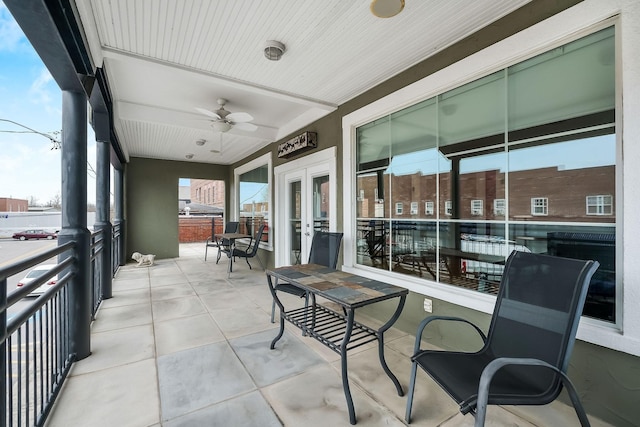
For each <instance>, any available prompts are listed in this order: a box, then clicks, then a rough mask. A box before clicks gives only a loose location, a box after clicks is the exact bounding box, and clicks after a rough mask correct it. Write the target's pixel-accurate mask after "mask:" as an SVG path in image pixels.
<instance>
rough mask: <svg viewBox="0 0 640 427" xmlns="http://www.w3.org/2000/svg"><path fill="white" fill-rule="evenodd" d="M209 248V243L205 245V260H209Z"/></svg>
mask: <svg viewBox="0 0 640 427" xmlns="http://www.w3.org/2000/svg"><path fill="white" fill-rule="evenodd" d="M208 250H209V245H207V246H205V247H204V260H205V261H206V260H207V251H208Z"/></svg>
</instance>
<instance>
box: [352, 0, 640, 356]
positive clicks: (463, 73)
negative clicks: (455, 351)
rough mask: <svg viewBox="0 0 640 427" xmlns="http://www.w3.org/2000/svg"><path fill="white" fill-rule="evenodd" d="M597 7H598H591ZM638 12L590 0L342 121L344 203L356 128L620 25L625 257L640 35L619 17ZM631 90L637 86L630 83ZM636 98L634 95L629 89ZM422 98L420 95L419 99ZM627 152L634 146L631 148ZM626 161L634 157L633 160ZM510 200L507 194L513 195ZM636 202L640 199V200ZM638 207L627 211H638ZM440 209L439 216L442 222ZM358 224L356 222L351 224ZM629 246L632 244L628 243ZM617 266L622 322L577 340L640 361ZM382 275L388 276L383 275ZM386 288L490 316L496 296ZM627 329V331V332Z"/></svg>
mask: <svg viewBox="0 0 640 427" xmlns="http://www.w3.org/2000/svg"><path fill="white" fill-rule="evenodd" d="M591 6H593V5H591ZM634 10H636V7H633V8H632V7H630V6H629V5H625V6H624V7H622V8H621V7H620V5H619V4H618V3H616V2H614V1H613V0H605V1H603V2H602V3H598V5H597V6H596V7H593V8H592V7H589V5H585V4H584V3H581V4H577V5H575V6H573V7H571V8H569V9H568V10H567V11H565V12H564V13H562V14H559V15H555V16H552V17H550V18H547V19H546V20H544V21H541V22H540V23H538V24H535V25H533V26H532V27H529V28H527V29H524V30H523V31H521V32H519V33H517V34H514V35H512V36H510V37H507V38H505V39H504V40H500V41H498V42H496V43H494V44H493V45H491V46H489V47H487V48H484V49H482V50H480V51H478V52H476V53H475V54H474V55H471V56H470V57H466V58H464V59H462V60H460V61H457V62H454V63H452V64H451V65H448V66H446V67H444V68H443V69H441V70H439V71H436V72H434V73H432V74H430V75H429V76H426V77H424V78H422V79H420V80H418V81H416V82H415V83H412V84H409V85H407V86H404V87H402V88H401V89H399V90H397V91H395V92H393V93H391V94H389V95H387V96H385V97H382V98H380V99H378V100H376V102H374V103H371V104H368V105H365V106H363V107H361V108H360V109H358V110H355V111H353V112H351V113H349V114H347V115H345V116H344V117H343V121H342V123H343V134H342V135H343V151H342V153H343V161H344V162H343V164H344V168H343V172H344V174H345V175H344V176H345V177H346V180H345V188H344V193H343V195H344V203H345V205H346V206H348V205H349V204H352V203H353V197H354V193H353V191H352V188H354V187H355V177H356V165H355V163H356V158H355V143H356V137H355V136H356V133H355V130H356V129H357V128H358V127H359V126H362V125H364V124H367V123H369V122H371V121H372V120H377V119H379V118H381V117H383V116H386V115H389V114H391V113H393V112H395V111H397V110H399V109H401V108H404V107H406V106H407V105H413V104H415V103H418V102H421V101H423V100H426V99H428V98H431V97H433V96H436V95H438V94H439V93H442V92H443V91H445V90H448V89H451V88H456V87H459V86H461V85H463V84H465V83H467V82H470V81H473V80H475V79H477V78H480V77H483V76H486V75H488V74H489V73H491V72H494V71H497V70H498V69H501V68H504V67H508V66H510V65H513V64H516V63H519V62H522V61H524V60H526V59H528V58H531V57H533V56H536V55H538V54H540V53H543V52H546V51H550V50H552V49H555V48H558V47H560V46H562V45H564V44H566V43H569V42H571V41H574V40H577V39H579V38H581V37H584V36H587V35H589V34H592V33H594V32H597V31H599V30H602V29H604V28H607V27H614V28H615V43H616V46H615V49H616V56H615V63H616V89H615V90H616V95H615V111H616V118H615V127H616V132H615V139H616V165H618V166H619V167H617V168H616V184H615V186H616V191H615V195H616V197H615V198H614V203H615V205H614V210H615V212H619V213H620V215H619V216H618V217H617V219H616V231H615V233H616V252H617V253H621V245H622V241H623V237H624V236H633V235H635V234H636V233H637V231H638V230H639V229H640V225H636V223H634V222H631V223H630V222H629V221H626V222H625V221H624V218H629V215H625V216H623V215H622V213H623V205H622V203H621V201H622V200H623V198H624V196H625V194H623V190H624V189H625V188H624V187H623V182H637V181H638V180H639V179H640V168H629V167H627V168H624V165H625V162H624V161H623V160H624V159H623V154H622V135H623V134H624V132H625V130H624V129H625V127H624V126H623V123H622V121H621V118H622V114H623V105H622V82H621V80H620V79H621V70H622V68H621V67H622V63H623V62H624V61H629V60H633V58H634V57H633V56H632V54H631V52H630V51H628V50H625V49H622V48H621V46H622V45H624V44H625V43H626V45H634V44H637V43H640V35H638V34H637V33H633V32H632V31H628V32H626V33H625V28H626V29H627V30H629V28H630V25H631V24H629V23H624V22H623V21H622V20H621V19H620V16H621V15H624V14H626V13H631V12H632V11H634ZM632 81H633V82H634V83H633V85H635V86H632V85H631V83H630V82H629V81H627V82H626V84H625V88H626V91H629V90H630V89H631V88H632V87H633V88H637V87H640V76H634V77H633V78H632ZM630 85H631V86H630ZM631 93H635V90H634V91H631ZM416 94H418V95H416ZM624 112H625V113H626V114H629V113H633V115H638V114H640V107H638V106H636V105H633V106H630V105H629V104H626V107H625V108H624ZM627 150H629V147H627ZM631 150H632V151H633V152H634V153H635V154H638V153H640V146H639V147H637V148H636V147H633V148H632V149H631ZM627 158H628V157H627ZM626 190H627V192H626V193H627V194H626V195H627V196H630V195H635V193H637V192H640V190H636V189H635V188H634V187H631V188H628V187H627V188H626ZM507 198H508V194H507ZM634 200H638V199H637V198H636V199H634ZM633 211H635V208H629V209H627V212H633ZM440 213H441V211H440V208H439V209H438V212H437V214H438V217H440ZM355 219H356V216H355V209H353V208H352V209H351V210H349V209H346V210H345V216H344V230H345V236H346V237H347V239H346V242H347V245H353V244H352V243H350V241H349V240H348V239H349V236H355V233H356V222H355ZM352 221H353V223H351V222H352ZM629 240H632V242H631V243H630V245H631V246H630V247H627V249H628V250H629V249H632V250H633V251H634V253H638V252H640V241H639V242H637V243H636V241H635V240H634V239H626V241H627V242H629ZM627 246H629V244H628V245H627ZM351 249H352V248H351V247H347V248H346V250H345V251H344V254H345V259H344V265H343V270H344V271H348V272H353V273H356V274H361V275H364V276H367V277H372V278H379V277H380V274H381V271H380V270H375V271H373V272H370V271H369V270H367V269H363V268H359V267H357V266H356V265H355V263H354V261H355V258H356V257H355V256H356V248H355V246H353V253H351ZM615 262H616V269H617V271H619V272H620V274H619V277H618V279H617V286H616V299H617V303H616V324H615V325H611V324H604V322H602V321H598V320H595V319H590V318H585V317H582V318H581V321H580V325H579V328H578V333H577V338H579V339H581V340H584V341H587V342H590V343H594V344H597V345H601V346H604V347H607V348H611V349H614V350H619V351H623V352H627V353H630V354H634V355H638V356H640V312H638V311H637V310H635V307H634V305H633V302H632V301H629V300H628V299H625V298H623V295H622V294H623V292H622V291H623V290H625V289H629V288H630V289H631V291H632V292H634V293H635V292H638V291H640V283H637V281H635V280H634V273H633V271H630V270H628V269H624V268H623V258H622V257H616V261H615ZM382 273H384V272H382ZM383 280H385V281H386V282H388V283H391V284H395V285H397V286H402V287H404V288H407V289H409V290H411V291H413V292H416V293H418V294H424V295H427V296H429V297H433V298H439V299H442V300H443V301H446V302H449V303H452V304H456V305H459V306H461V307H466V308H469V309H472V310H478V311H480V312H484V313H488V314H490V313H492V312H493V308H494V305H495V297H492V296H489V295H484V294H478V293H477V292H472V291H466V290H464V289H453V290H452V289H451V287H449V286H438V285H436V284H434V283H425V282H428V281H425V280H416V279H414V278H412V277H399V276H398V275H393V274H390V275H388V277H386V275H385V278H384V279H383ZM623 326H624V327H623Z"/></svg>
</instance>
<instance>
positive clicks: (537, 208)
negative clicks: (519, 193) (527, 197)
mask: <svg viewBox="0 0 640 427" xmlns="http://www.w3.org/2000/svg"><path fill="white" fill-rule="evenodd" d="M531 215H533V216H537V215H544V216H547V215H549V199H547V198H546V197H533V198H532V199H531Z"/></svg>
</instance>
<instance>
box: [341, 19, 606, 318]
mask: <svg viewBox="0 0 640 427" xmlns="http://www.w3.org/2000/svg"><path fill="white" fill-rule="evenodd" d="M614 59H615V42H614V28H613V27H611V28H607V29H604V30H601V31H598V32H596V33H593V34H591V35H589V36H586V37H583V38H581V39H578V40H575V41H573V42H570V43H568V44H565V45H564V46H561V47H558V48H556V49H553V50H550V51H548V52H545V53H543V54H540V55H537V56H535V57H533V58H530V59H528V60H525V61H523V62H520V63H518V64H515V65H512V66H509V67H507V68H505V69H502V70H499V71H497V72H494V73H492V74H490V75H487V76H484V77H482V78H480V79H477V80H475V81H472V82H469V83H467V84H464V85H462V86H460V87H457V88H454V89H451V90H449V91H446V92H444V93H441V94H438V95H437V96H434V97H432V98H430V99H427V100H424V101H422V102H420V103H418V104H416V105H413V106H410V107H408V108H405V109H403V110H400V111H396V112H394V113H392V114H390V115H388V116H385V117H382V118H380V119H377V120H375V121H373V122H370V123H367V124H365V125H362V126H359V127H358V128H357V130H356V164H355V174H356V181H355V186H356V189H355V193H354V194H353V195H352V197H353V199H354V200H355V199H356V198H357V196H358V195H359V194H360V192H361V191H362V190H364V191H365V193H366V194H374V193H375V194H377V196H376V198H377V197H379V198H380V199H379V200H376V201H375V203H379V204H382V205H383V207H380V208H378V207H377V206H376V205H374V200H373V199H366V198H365V200H366V202H365V203H363V202H361V203H360V204H359V206H358V212H357V224H356V228H357V239H358V242H357V245H355V246H356V247H357V253H356V255H355V256H356V258H355V263H356V264H359V265H362V266H367V267H369V268H375V269H383V270H387V271H389V273H396V274H404V275H411V276H416V277H421V278H423V279H427V280H430V281H435V282H438V283H442V284H447V285H451V286H457V287H462V288H466V289H470V290H473V291H478V292H483V293H489V294H496V293H497V291H498V287H499V284H500V280H501V276H502V271H503V268H504V267H503V266H504V262H505V259H506V258H507V257H508V256H509V254H510V253H511V252H512V251H514V250H517V251H527V252H535V253H546V254H552V255H558V256H567V257H572V258H580V259H595V260H597V261H599V262H600V268H599V269H598V271H597V273H596V274H595V275H594V277H593V280H592V282H591V286H590V288H589V294H588V297H587V302H586V305H585V309H584V312H583V314H584V315H586V316H588V317H592V318H596V319H600V320H604V321H607V322H616V317H615V313H616V269H615V264H616V263H615V246H616V242H615V235H616V218H615V207H614V204H613V201H614V200H616V197H615V196H616V195H615V191H616V182H615V181H616V127H615V60H614ZM430 201H432V202H433V205H432V206H434V208H435V209H434V211H435V212H432V213H429V212H430V210H429V209H428V206H429V204H428V203H429V202H430ZM585 201H586V209H585ZM414 202H415V203H420V204H424V206H425V209H424V212H420V210H419V209H415V210H414V209H413V203H414ZM404 203H408V204H410V206H411V216H410V217H407V216H405V217H400V216H399V215H400V213H401V211H400V212H399V211H398V208H397V207H398V206H402V205H403V204H404ZM392 206H393V207H396V208H395V209H390V207H392ZM485 207H486V208H485ZM414 212H415V213H414ZM374 213H375V214H374ZM434 214H435V215H434Z"/></svg>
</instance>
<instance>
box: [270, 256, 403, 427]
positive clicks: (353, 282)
mask: <svg viewBox="0 0 640 427" xmlns="http://www.w3.org/2000/svg"><path fill="white" fill-rule="evenodd" d="M266 274H267V283H268V285H269V290H270V291H271V295H272V296H273V299H274V301H275V303H276V304H277V305H278V307H279V308H280V331H279V332H278V335H277V336H276V337H275V338H274V339H273V341H272V342H271V349H272V350H273V349H274V348H275V345H276V343H277V342H278V340H279V339H280V338H281V337H282V334H283V333H284V321H285V320H287V321H288V322H290V323H291V324H293V325H295V326H297V327H298V328H300V329H302V331H303V333H305V334H307V335H309V336H311V337H313V338H315V339H317V340H318V341H320V342H321V343H323V344H324V345H326V346H327V347H329V348H330V349H332V350H333V351H335V352H336V353H338V354H339V355H340V359H341V365H342V387H343V389H344V394H345V397H346V400H347V408H348V410H349V421H350V422H351V424H355V423H356V415H355V409H354V407H353V399H352V398H351V391H350V389H349V379H348V376H347V351H349V350H352V349H354V348H356V347H360V346H362V345H364V344H367V343H370V342H372V341H378V356H379V358H380V364H381V365H382V369H384V371H385V372H386V374H387V375H388V376H389V378H391V381H392V382H393V384H394V385H395V386H396V390H397V391H398V395H399V396H403V395H404V392H403V391H402V386H401V385H400V382H399V381H398V379H397V378H396V376H395V375H394V374H393V373H392V372H391V370H390V369H389V367H388V366H387V362H386V361H385V359H384V332H385V331H386V330H387V329H389V328H390V327H391V326H392V325H393V324H394V323H395V321H396V320H398V317H400V313H401V312H402V308H403V307H404V302H405V299H406V297H407V294H408V293H409V291H408V290H407V289H405V288H401V287H398V286H393V285H390V284H388V283H384V282H380V281H378V280H373V279H368V278H365V277H361V276H357V275H355V274H350V273H346V272H343V271H339V270H335V269H333V268H329V267H325V266H322V265H317V264H300V265H293V266H286V267H279V268H274V269H270V270H266ZM278 281H281V282H285V283H290V284H292V285H294V286H298V287H299V288H301V289H303V290H304V291H306V292H308V293H309V294H310V296H311V305H310V306H308V307H307V306H305V307H303V308H298V309H293V310H289V311H287V310H286V309H285V308H284V306H283V305H282V302H281V301H280V299H279V298H278V295H277V292H276V290H275V286H276V285H277V284H278ZM316 296H320V297H323V298H326V299H328V300H329V301H332V302H334V303H337V304H339V305H340V306H341V307H342V313H339V312H337V311H334V310H331V309H330V308H328V307H325V306H323V305H321V304H316V298H315V297H316ZM391 298H398V299H399V301H398V307H397V308H396V311H395V312H394V313H393V315H392V316H391V318H390V319H389V320H388V321H387V323H385V324H384V325H382V327H380V328H379V329H377V330H375V329H372V328H370V327H368V326H366V325H364V324H362V323H360V322H356V321H355V320H354V316H355V310H356V309H357V308H360V307H364V306H367V305H369V304H373V303H376V302H380V301H384V300H388V299H391Z"/></svg>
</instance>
